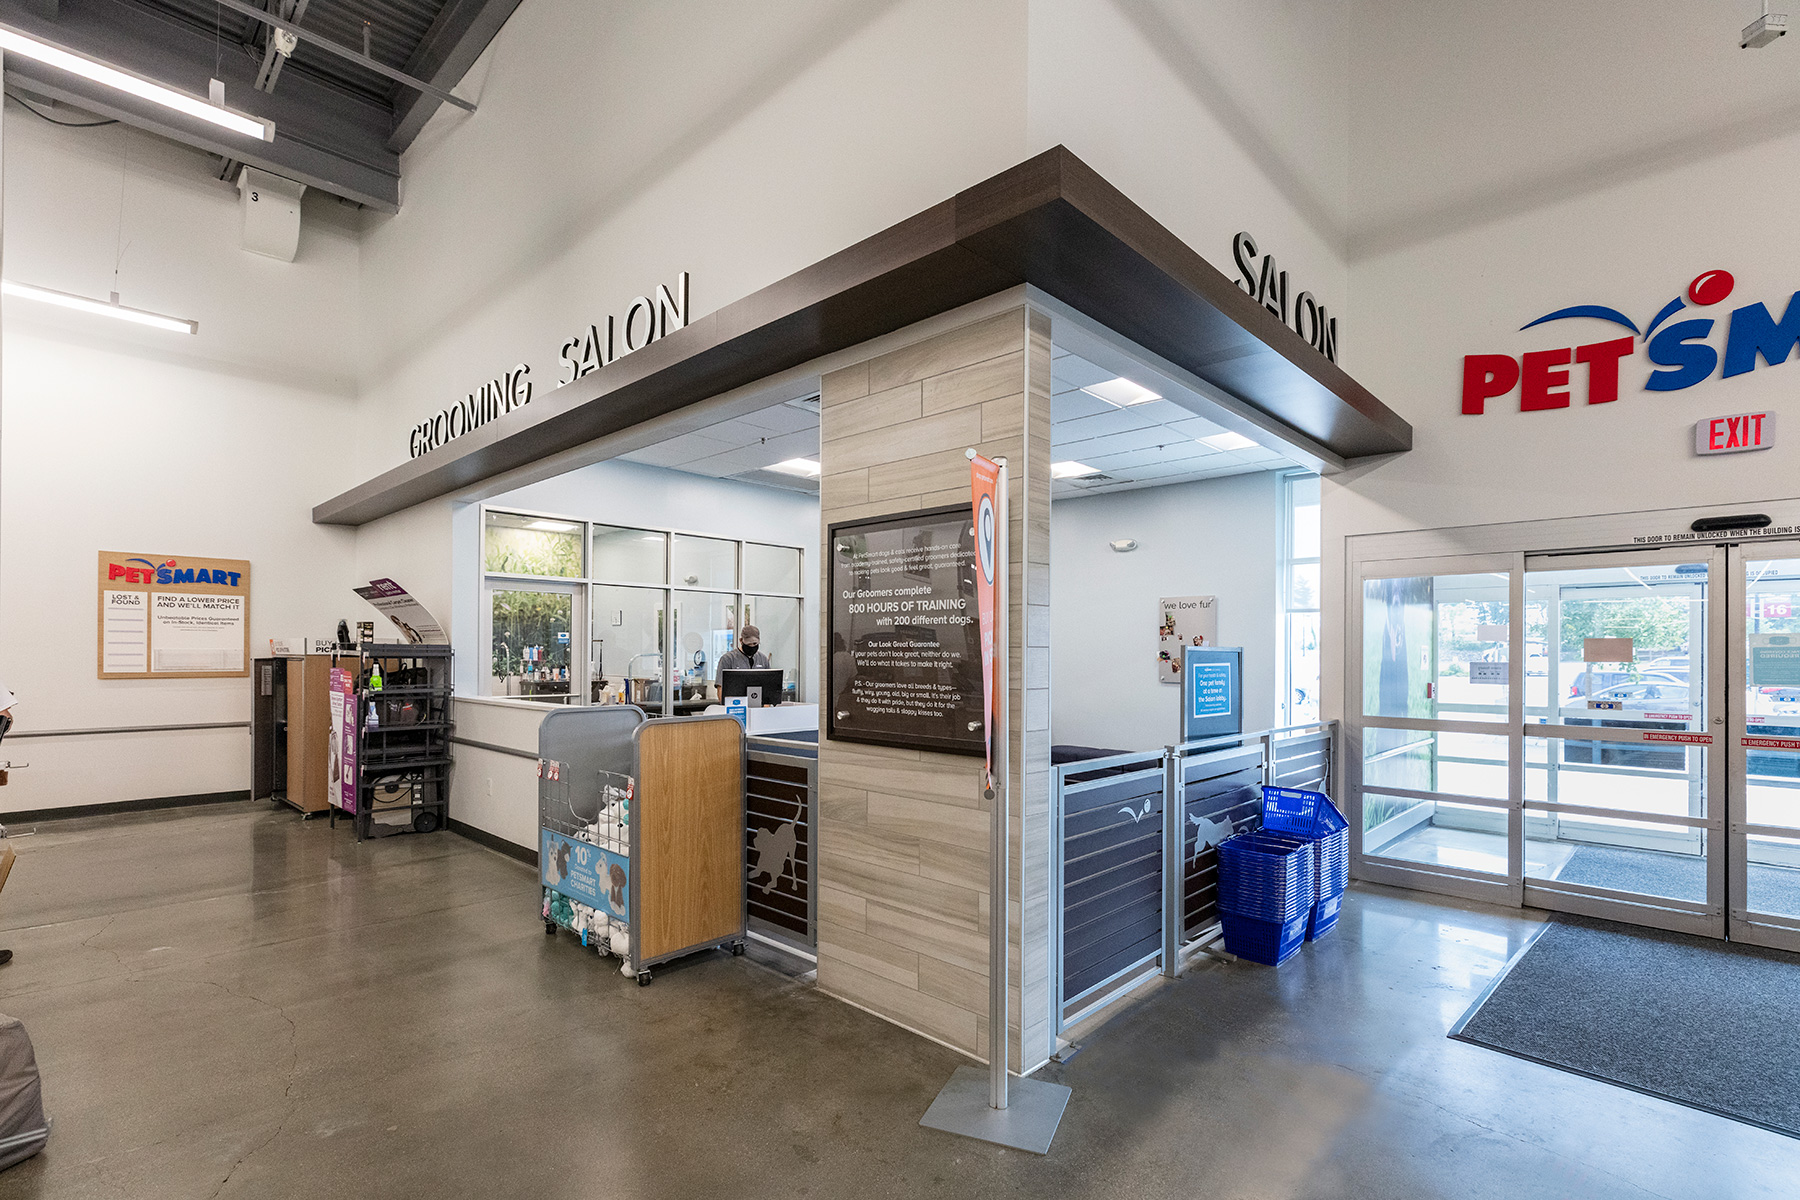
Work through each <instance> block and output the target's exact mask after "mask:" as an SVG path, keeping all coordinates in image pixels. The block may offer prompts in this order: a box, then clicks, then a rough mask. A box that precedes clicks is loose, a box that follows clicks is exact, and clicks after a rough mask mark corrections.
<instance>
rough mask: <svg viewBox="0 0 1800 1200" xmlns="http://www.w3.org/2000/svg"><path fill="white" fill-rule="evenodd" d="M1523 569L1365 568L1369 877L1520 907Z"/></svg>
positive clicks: (1356, 732)
mask: <svg viewBox="0 0 1800 1200" xmlns="http://www.w3.org/2000/svg"><path fill="white" fill-rule="evenodd" d="M1521 561H1522V560H1521V559H1520V558H1519V556H1517V555H1502V556H1493V557H1458V558H1448V559H1435V560H1417V561H1406V562H1395V563H1380V562H1377V563H1366V564H1364V565H1363V571H1362V572H1361V592H1362V595H1361V597H1360V604H1358V605H1357V606H1356V608H1355V609H1353V622H1354V623H1353V629H1352V633H1351V639H1352V641H1351V644H1352V645H1353V646H1359V647H1360V658H1361V662H1362V671H1361V679H1362V686H1361V689H1360V691H1361V695H1360V696H1359V697H1356V698H1355V699H1354V700H1353V705H1354V707H1353V709H1352V711H1351V713H1350V714H1349V717H1350V719H1349V720H1348V721H1347V722H1346V727H1347V729H1348V730H1349V733H1350V737H1349V741H1348V743H1347V747H1346V757H1345V764H1344V765H1345V772H1346V778H1347V781H1348V783H1349V786H1350V792H1351V794H1352V795H1354V796H1357V797H1358V798H1359V801H1358V803H1356V804H1354V805H1353V807H1354V808H1356V810H1357V813H1358V815H1359V816H1360V818H1361V820H1360V821H1359V822H1357V823H1356V824H1354V825H1353V826H1352V830H1351V845H1352V849H1353V851H1354V852H1355V854H1356V855H1357V857H1358V873H1359V877H1360V878H1364V879H1369V880H1373V881H1375V882H1379V883H1390V884H1395V885H1398V886H1401V887H1416V888H1423V889H1426V890H1429V891H1438V892H1448V893H1450V894H1452V895H1458V896H1466V897H1469V898H1471V899H1478V900H1491V901H1494V902H1496V903H1501V904H1515V905H1516V904H1518V903H1519V901H1520V890H1519V889H1520V885H1519V857H1520V853H1521V842H1520V825H1519V792H1520V779H1519V769H1520V764H1521V760H1520V758H1519V739H1518V738H1517V737H1516V736H1514V731H1515V730H1517V729H1518V727H1519V722H1520V719H1521V718H1520V708H1519V705H1520V703H1521V698H1522V694H1523V693H1522V691H1521V689H1520V688H1519V687H1518V686H1517V682H1516V680H1517V676H1516V675H1515V673H1514V672H1513V671H1512V670H1511V669H1510V668H1509V665H1508V664H1509V662H1510V661H1516V660H1517V659H1518V658H1519V657H1520V655H1518V654H1516V653H1515V643H1517V642H1518V641H1519V640H1520V638H1519V633H1520V631H1519V630H1517V629H1516V628H1515V627H1514V624H1513V620H1512V617H1513V613H1514V612H1515V610H1516V607H1517V605H1516V594H1515V593H1516V591H1517V587H1518V580H1519V569H1518V568H1519V565H1520V563H1521Z"/></svg>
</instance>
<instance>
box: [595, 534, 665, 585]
mask: <svg viewBox="0 0 1800 1200" xmlns="http://www.w3.org/2000/svg"><path fill="white" fill-rule="evenodd" d="M668 537H669V535H668V534H666V533H658V532H656V531H655V530H652V529H625V528H622V527H620V526H617V525H596V526H594V559H593V577H594V578H595V579H604V580H606V581H607V582H608V583H662V582H663V581H664V580H663V575H664V572H665V571H666V570H667V564H666V563H665V562H664V553H665V551H666V550H667V548H668Z"/></svg>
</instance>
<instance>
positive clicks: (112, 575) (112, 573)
mask: <svg viewBox="0 0 1800 1200" xmlns="http://www.w3.org/2000/svg"><path fill="white" fill-rule="evenodd" d="M123 574H125V564H124V563H107V564H106V577H107V578H108V579H117V578H119V577H120V576H121V575H123Z"/></svg>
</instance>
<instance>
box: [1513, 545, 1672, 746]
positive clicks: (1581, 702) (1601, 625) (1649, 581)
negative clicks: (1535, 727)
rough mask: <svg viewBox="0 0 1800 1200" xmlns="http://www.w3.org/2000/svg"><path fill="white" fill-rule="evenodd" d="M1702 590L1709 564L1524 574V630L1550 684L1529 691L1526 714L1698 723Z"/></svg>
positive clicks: (1558, 719)
mask: <svg viewBox="0 0 1800 1200" xmlns="http://www.w3.org/2000/svg"><path fill="white" fill-rule="evenodd" d="M1706 592H1707V567H1706V564H1705V563H1646V564H1643V565H1633V566H1629V567H1586V568H1574V569H1570V570H1559V571H1533V572H1530V573H1529V574H1527V575H1526V576H1525V594H1526V600H1527V604H1528V607H1529V609H1530V612H1531V618H1530V619H1531V622H1532V626H1531V630H1530V632H1529V633H1528V635H1527V636H1528V638H1530V639H1531V640H1532V641H1534V642H1536V643H1539V644H1541V645H1542V646H1543V647H1545V650H1544V651H1543V653H1544V656H1545V657H1544V664H1543V666H1544V670H1545V673H1546V681H1545V682H1546V686H1545V688H1544V689H1543V690H1542V691H1537V690H1535V689H1531V688H1527V694H1526V704H1527V710H1526V715H1527V716H1528V717H1530V718H1532V719H1535V720H1537V721H1538V722H1540V723H1549V724H1557V725H1601V726H1611V727H1615V728H1622V729H1666V730H1687V729H1694V730H1698V729H1703V728H1704V727H1705V724H1706V713H1705V695H1704V690H1705V689H1704V681H1705V678H1706V673H1705V669H1706V664H1705V659H1704V655H1705V648H1706V617H1707V612H1706ZM1540 631H1541V633H1540ZM1614 714H1616V715H1614Z"/></svg>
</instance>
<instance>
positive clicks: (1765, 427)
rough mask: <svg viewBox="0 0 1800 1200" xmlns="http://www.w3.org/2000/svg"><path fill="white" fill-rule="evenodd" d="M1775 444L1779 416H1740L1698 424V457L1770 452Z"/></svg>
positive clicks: (1696, 450)
mask: <svg viewBox="0 0 1800 1200" xmlns="http://www.w3.org/2000/svg"><path fill="white" fill-rule="evenodd" d="M1774 444H1775V414H1774V413H1772V412H1754V413H1739V414H1738V415H1737V416H1735V417H1713V418H1711V419H1710V420H1705V421H1699V422H1696V423H1695V425H1694V453H1695V454H1736V453H1738V452H1739V451H1742V450H1767V449H1768V448H1769V447H1770V446H1773V445H1774Z"/></svg>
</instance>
